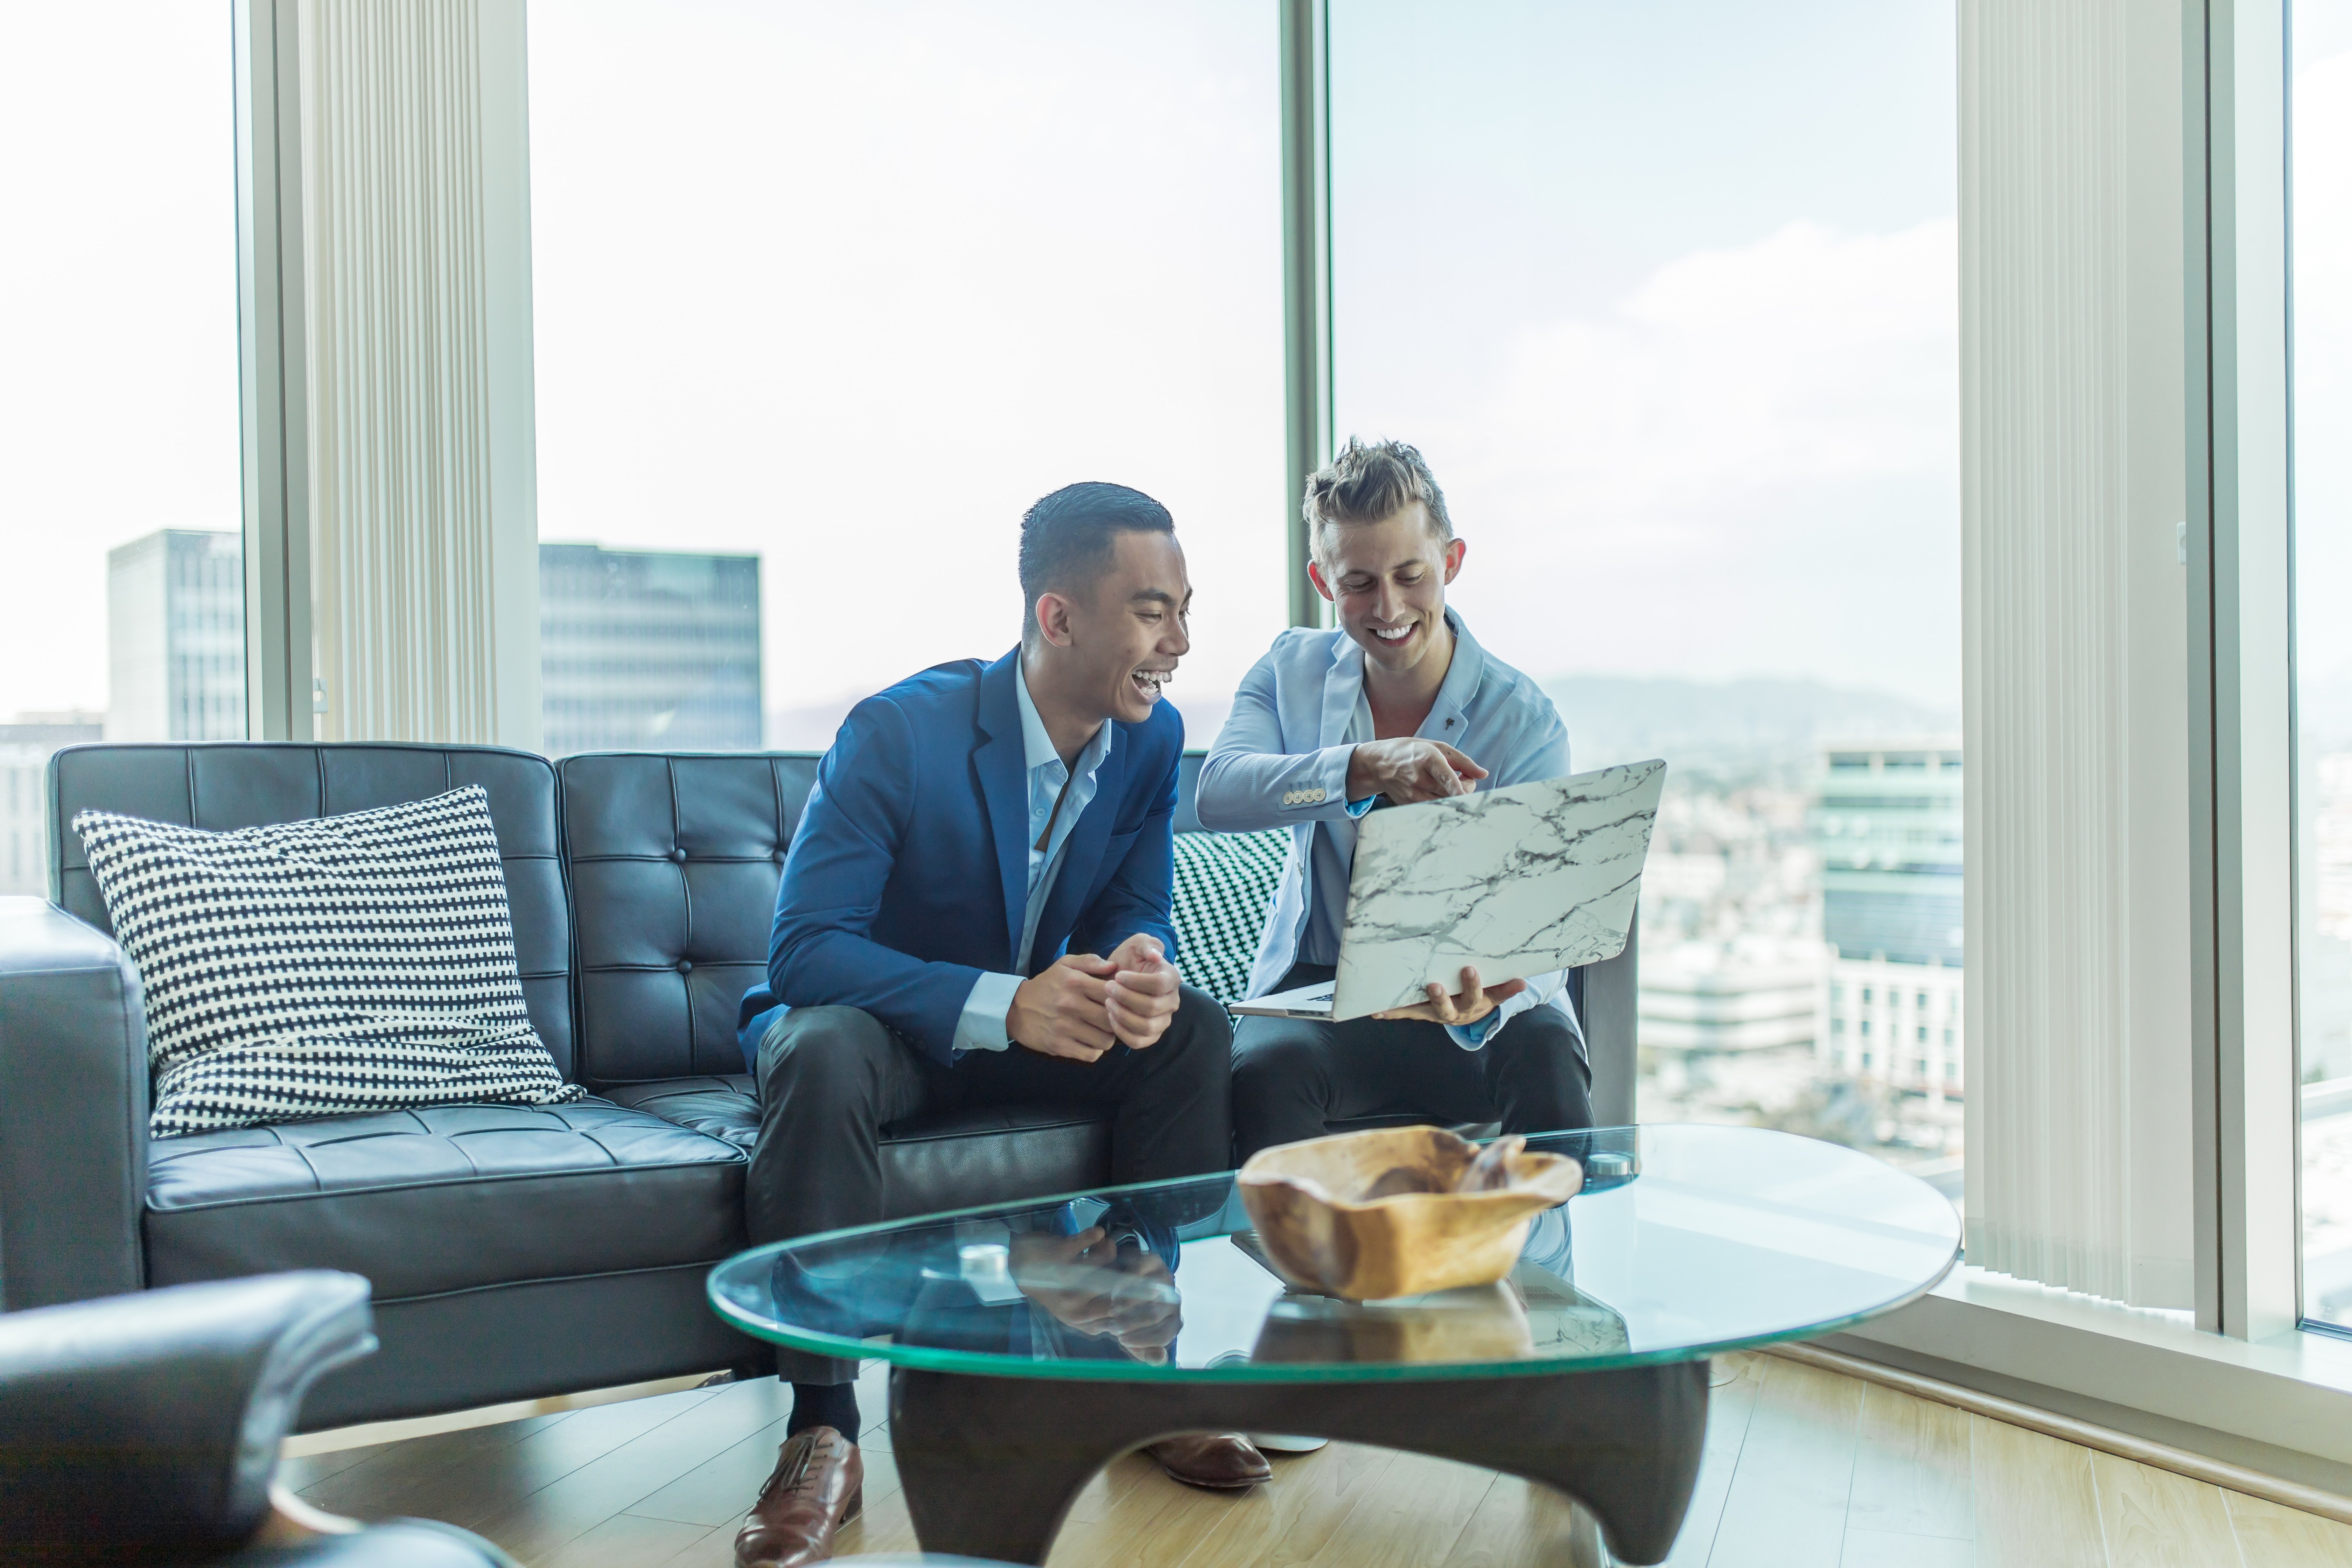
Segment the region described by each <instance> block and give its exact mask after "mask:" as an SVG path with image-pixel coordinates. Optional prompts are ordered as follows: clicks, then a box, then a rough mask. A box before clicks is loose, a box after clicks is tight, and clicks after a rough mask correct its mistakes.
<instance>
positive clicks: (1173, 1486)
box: [1047, 1456, 1242, 1568]
mask: <svg viewBox="0 0 2352 1568" xmlns="http://www.w3.org/2000/svg"><path fill="white" fill-rule="evenodd" d="M1120 1463H1121V1464H1122V1465H1130V1466H1135V1467H1137V1468H1139V1469H1140V1470H1141V1472H1142V1473H1140V1474H1138V1475H1136V1476H1134V1477H1133V1478H1132V1479H1131V1480H1130V1481H1129V1484H1128V1485H1127V1486H1126V1487H1125V1488H1124V1489H1121V1491H1120V1492H1119V1494H1118V1500H1117V1501H1116V1502H1115V1503H1113V1504H1111V1505H1110V1506H1108V1507H1105V1508H1103V1509H1101V1510H1099V1511H1098V1512H1097V1513H1096V1515H1095V1516H1094V1517H1092V1518H1086V1519H1082V1518H1079V1517H1078V1514H1077V1510H1076V1509H1075V1508H1074V1509H1073V1510H1071V1514H1070V1517H1069V1518H1068V1519H1067V1520H1066V1521H1064V1523H1063V1525H1062V1532H1061V1533H1060V1534H1059V1535H1057V1536H1055V1538H1054V1552H1053V1556H1052V1557H1051V1558H1050V1559H1048V1562H1047V1568H1098V1565H1100V1564H1106V1563H1118V1564H1120V1565H1121V1568H1178V1564H1180V1563H1183V1562H1184V1561H1185V1560H1186V1559H1188V1558H1190V1557H1192V1555H1194V1553H1195V1552H1198V1551H1199V1549H1200V1545H1201V1540H1202V1536H1203V1535H1205V1534H1206V1533H1207V1532H1208V1531H1209V1529H1210V1528H1211V1527H1212V1526H1213V1525H1214V1524H1216V1523H1217V1522H1218V1521H1220V1520H1221V1519H1222V1518H1223V1515H1224V1514H1225V1512H1226V1511H1227V1510H1230V1509H1232V1508H1233V1506H1234V1503H1235V1502H1236V1501H1238V1500H1240V1497H1241V1495H1242V1494H1239V1493H1235V1492H1209V1491H1202V1489H1200V1488H1198V1487H1188V1486H1185V1485H1184V1484H1183V1483H1182V1482H1181V1481H1173V1480H1171V1479H1168V1477H1167V1476H1166V1475H1164V1474H1162V1473H1161V1471H1160V1468H1159V1467H1158V1466H1157V1465H1153V1464H1150V1462H1149V1461H1137V1460H1136V1459H1135V1458H1134V1457H1133V1456H1129V1458H1128V1459H1125V1460H1122V1461H1120ZM1100 1479H1102V1478H1100V1477H1097V1481H1099V1480H1100Z"/></svg>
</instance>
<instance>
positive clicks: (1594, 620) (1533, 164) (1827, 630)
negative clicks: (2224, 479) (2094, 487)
mask: <svg viewBox="0 0 2352 1568" xmlns="http://www.w3.org/2000/svg"><path fill="white" fill-rule="evenodd" d="M1333 10H1334V17H1333V50H1334V64H1335V75H1336V84H1335V91H1334V106H1333V136H1334V160H1335V186H1334V208H1335V228H1336V237H1337V260H1336V263H1335V277H1336V282H1337V288H1338V300H1339V351H1338V363H1339V414H1340V423H1341V426H1342V428H1343V430H1359V431H1361V432H1362V433H1364V434H1366V435H1393V436H1396V437H1402V438H1405V439H1409V440H1413V441H1416V442H1418V443H1419V444H1421V445H1422V446H1423V447H1424V449H1425V450H1427V452H1428V453H1429V455H1430V457H1431V458H1432V460H1433V462H1434V463H1435V465H1436V467H1437V470H1438V474H1439V477H1440V479H1441V480H1443V481H1444V483H1445V485H1446V487H1447V489H1448V493H1449V496H1450V497H1451V500H1452V503H1453V510H1454V516H1455V521H1456V523H1457V526H1458V527H1459V528H1460V529H1461V531H1462V533H1463V534H1464V536H1465V538H1467V539H1469V540H1470V541H1471V546H1472V548H1471V556H1470V561H1469V564H1468V566H1467V568H1466V569H1465V575H1464V578H1463V580H1462V582H1461V584H1459V585H1458V588H1457V591H1456V602H1457V603H1458V604H1460V605H1462V607H1463V608H1464V610H1465V613H1466V614H1468V615H1469V616H1471V617H1472V619H1473V621H1474V623H1475V625H1476V626H1477V627H1478V629H1479V631H1480V633H1481V635H1482V637H1485V639H1486V641H1488V642H1489V643H1490V644H1492V645H1493V646H1494V647H1496V649H1497V650H1498V651H1499V652H1501V653H1502V654H1503V656H1504V657H1505V658H1509V659H1511V660H1512V661H1514V662H1516V663H1519V664H1521V665H1523V666H1525V667H1526V668H1529V669H1530V670H1531V671H1533V672H1535V673H1537V674H1538V675H1550V674H1554V673H1559V672H1563V671H1568V670H1571V669H1577V670H1591V669H1600V670H1622V671H1628V672H1643V673H1683V674H1691V675H1697V676H1702V677H1727V676H1732V675H1738V674H1782V675H1801V676H1813V677H1817V678H1820V679H1826V680H1832V681H1835V682H1838V683H1841V684H1857V685H1872V686H1881V687H1885V688H1887V689H1893V690H1895V691H1899V692H1902V693H1904V694H1906V695H1909V696H1912V697H1915V698H1919V699H1924V700H1933V701H1939V702H1949V701H1952V700H1956V699H1957V694H1958V493H1957V374H1958V371H1957V363H1956V353H1957V348H1956V319H1955V318H1956V305H1955V300H1954V290H1955V263H1954V248H1955V244H1956V237H1955V233H1954V214H1955V210H1956V205H1957V203H1956V193H1955V186H1954V176H1953V166H1954V160H1955V152H1954V142H1953V138H1954V132H1953V90H1954V89H1953V81H1952V77H1953V71H1954V59H1953V43H1952V20H1951V11H1950V6H1949V4H1948V0H1805V3H1802V4H1794V5H1780V6H1774V7H1757V6H1754V5H1746V4H1735V3H1731V0H1704V3H1702V0H1671V3H1667V0H1660V3H1657V4H1651V5H1622V4H1609V3H1601V0H1578V3H1568V0H1543V3H1536V0H1522V3H1512V4H1500V3H1496V4H1486V5H1444V6H1434V5H1426V4H1416V3H1414V0H1334V7H1333ZM2346 10H2347V0H2326V6H2325V7H2321V6H2317V5H2311V4H2306V5H2304V6H2303V7H2300V8H2299V15H2301V16H2303V17H2304V18H2305V20H2304V22H2303V23H2302V26H2301V37H2302V39H2303V41H2304V43H2305V53H2306V57H2307V58H2306V59H2305V61H2304V62H2303V68H2302V69H2301V71H2300V73H2299V76H2298V92H2299V95H2300V97H2299V102H2300V105H2301V109H2300V111H2299V116H2298V125H2297V130H2298V135H2299V137H2300V138H2301V147H2300V150H2299V153H2298V157H2299V165H2298V167H2299V170H2300V172H2301V174H2302V175H2303V182H2302V184H2303V189H2304V190H2305V192H2306V193H2309V192H2312V191H2315V190H2333V191H2336V192H2338V193H2340V192H2342V191H2343V190H2346V189H2347V188H2352V107H2347V106H2352V53H2347V52H2346V51H2347V49H2352V34H2347V32H2346V31H2344V30H2343V29H2342V28H2341V26H2340V25H2339V24H2336V23H2334V22H2331V21H2330V19H2329V17H2330V15H2331V13H2332V14H2335V15H2340V14H2341V13H2343V12H2344V11H2346ZM1273 15H1274V7H1273V6H1272V5H1271V4H1270V3H1269V0H1187V3H1185V4H1181V5H1179V4H1164V3H1163V4H1149V5H1147V4H1102V3H1080V0H1026V3H1024V4H1020V5H1013V4H979V3H974V0H965V3H960V4H947V3H941V0H934V3H929V4H923V3H915V0H865V3H862V4H858V5H782V4H764V3H763V4H736V5H730V4H720V3H717V0H691V3H688V0H669V3H667V4H664V5H646V4H643V3H642V0H537V3H536V4H534V5H532V8H531V70H532V80H531V92H532V132H533V137H534V147H533V225H534V246H535V251H536V260H535V289H536V295H537V298H536V316H537V319H536V331H537V342H538V355H539V430H540V440H539V463H540V476H539V477H540V505H541V532H542V536H543V537H546V538H549V539H562V540H593V541H598V542H604V543H607V544H614V545H639V546H656V547H665V548H709V549H725V550H756V551H758V552H761V555H762V556H763V558H764V561H765V568H764V571H765V587H766V605H765V625H766V637H767V650H768V652H767V658H768V669H767V688H768V702H769V704H770V706H771V707H774V708H782V707H791V706H795V705H803V704H805V705H817V704H823V703H825V702H829V701H832V700H836V699H838V698H840V697H843V696H845V695H847V694H850V693H855V692H858V691H863V690H866V689H872V688H874V687H876V686H878V685H881V684H883V683H885V682H887V681H888V680H890V679H896V678H897V677H898V676H900V675H903V674H905V673H907V672H908V671H909V670H911V669H914V668H919V667H921V666H922V665H924V664H927V663H930V662H933V661H936V660H938V659H941V658H953V657H958V656H961V655H966V654H982V655H988V654H993V653H996V652H999V651H1001V650H1002V649H1003V648H1004V647H1008V646H1010V644H1011V642H1012V640H1013V636H1014V633H1015V629H1016V627H1017V626H1018V623H1019V618H1020V613H1021V605H1020V599H1019V594H1018V590H1017V586H1016V584H1015V582H1014V578H1013V564H1012V559H1013V557H1012V551H1013V538H1014V535H1015V530H1016V526H1017V521H1018V517H1019V514H1020V511H1021V509H1022V508H1023V507H1024V505H1025V504H1026V503H1027V502H1028V501H1029V500H1033V499H1034V497H1036V496H1037V495H1039V494H1041V493H1043V492H1044V491H1045V490H1046V489H1052V488H1053V487H1055V486H1056V485H1059V484H1062V483H1065V482H1067V481H1069V480H1071V479H1087V478H1096V479H1120V480H1124V481H1126V482H1128V483H1131V484H1136V485H1139V486H1140V487H1142V488H1143V489H1148V490H1150V491H1152V492H1153V493H1154V494H1156V495H1159V496H1160V498H1161V499H1162V500H1166V501H1167V502H1168V503H1169V504H1170V506H1171V508H1172V509H1173V510H1174V511H1175V513H1176V516H1177V520H1178V524H1179V528H1180V532H1181V537H1182V539H1183V540H1184V541H1185V542H1186V544H1187V547H1188V551H1189V552H1190V557H1191V560H1192V573H1193V578H1194V581H1195V584H1196V585H1197V587H1198V590H1199V594H1200V599H1199V603H1198V614H1197V616H1196V624H1195V643H1196V648H1195V653H1194V656H1193V657H1192V658H1191V659H1189V660H1188V661H1187V668H1186V669H1185V671H1184V672H1183V674H1182V675H1181V676H1180V678H1179V682H1178V685H1177V687H1176V689H1175V690H1176V693H1177V695H1178V696H1179V697H1180V698H1181V697H1183V696H1185V695H1186V694H1187V693H1188V692H1189V693H1190V694H1191V695H1192V696H1193V697H1194V698H1195V699H1196V700H1198V699H1199V698H1200V697H1202V695H1205V694H1214V695H1216V696H1222V694H1223V691H1224V690H1225V689H1229V688H1230V686H1231V683H1232V681H1233V680H1234V679H1235V678H1236V677H1237V676H1238V675H1239V673H1240V672H1241V670H1242V669H1243V668H1245V667H1246V666H1247V664H1248V663H1249V662H1250V660H1251V659H1253V658H1255V657H1256V655H1257V654H1258V653H1259V652H1260V651H1262V649H1263V647H1264V646H1265V641H1266V640H1267V638H1268V637H1270V636H1271V635H1272V633H1273V632H1274V630H1275V629H1276V626H1277V625H1278V624H1279V622H1280V619H1281V616H1282V604H1283V578H1282V566H1281V531H1280V529H1281V520H1282V518H1283V516H1284V515H1285V513H1286V511H1287V510H1288V508H1289V506H1290V504H1291V498H1289V497H1288V496H1286V494H1285V493H1284V492H1283V481H1282V448H1281V435H1280V432H1281V397H1282V360H1281V342H1282V339H1281V308H1280V307H1281V301H1280V293H1279V289H1280V281H1281V271H1280V265H1281V251H1280V238H1279V232H1280V231H1279V220H1280V205H1279V203H1280V187H1279V182H1278V170H1277V163H1276V154H1277V150H1278V131H1279V127H1278V123H1277V120H1276V72H1275V62H1276V55H1275V37H1274V22H1273ZM2331 26H2336V27H2337V28H2338V30H2337V31H2336V32H2335V33H2331V32H2330V31H2329V28H2330V27H2331ZM101 35H102V43H103V47H105V49H106V50H107V51H108V52H109V58H110V62H111V63H110V71H109V73H108V82H109V97H108V100H107V102H106V103H105V105H104V111H103V112H99V111H97V110H98V106H96V105H94V104H93V103H92V101H91V100H90V98H89V81H88V79H86V78H82V77H79V76H77V75H76V74H75V73H72V72H66V71H56V70H43V69H40V68H37V64H36V62H39V61H42V60H57V59H72V58H87V57H88V55H89V52H90V51H91V50H92V49H94V48H97V47H100V43H101ZM11 37H12V46H14V47H12V48H11V50H10V51H9V55H8V58H7V59H6V61H5V63H0V133H5V136H6V143H5V144H6V145H8V146H9V147H10V149H11V153H10V156H9V157H8V159H7V160H6V161H5V163H0V202H5V204H6V205H5V210H7V211H9V212H11V213H12V214H13V215H15V216H16V219H17V223H16V233H17V234H18V235H19V236H33V237H37V243H21V242H20V243H16V244H12V245H10V246H8V247H5V248H0V289H5V299H6V300H7V301H8V303H7V305H6V307H5V309H6V311H7V317H6V327H5V339H0V342H5V358H6V360H7V361H8V363H10V364H11V366H12V374H10V375H9V376H8V377H6V378H0V463H5V467H6V471H7V473H8V475H9V484H8V488H7V491H6V495H7V500H6V501H5V503H0V505H5V511H0V528H5V543H6V548H7V552H8V553H7V559H8V560H9V562H10V563H11V570H10V573H9V587H8V591H7V595H6V601H5V603H6V613H5V616H0V715H5V714H6V713H8V712H10V711H14V710H24V709H45V708H55V707H63V706H68V705H73V704H79V705H84V706H89V707H99V706H102V705H103V703H104V700H105V627H104V553H105V550H106V549H107V547H108V546H110V545H111V544H115V543H119V542H123V541H125V540H128V539H131V538H133V537H136V536H138V535H140V534H142V533H145V532H148V531H152V529H154V528H158V527H164V526H179V527H211V528H234V527H235V526H236V521H237V505H238V503H237V467H236V465H237V458H236V449H237V444H236V357H235V321H236V319H235V277H234V253H233V248H232V242H233V231H232V204H233V190H234V187H233V174H234V170H233V164H232V156H231V153H232V145H231V141H230V113H231V104H230V96H229V79H228V41H229V40H228V26H227V21H226V6H223V5H195V4H184V3H178V0H126V3H125V4H122V5H117V6H113V7H109V8H108V9H107V10H106V11H105V12H104V13H103V14H102V15H100V14H99V13H93V12H87V11H85V10H83V9H82V8H79V7H71V6H42V7H32V8H28V9H24V10H22V11H21V13H20V14H19V15H17V16H14V17H13V18H12V35H11ZM2323 180H2324V181H2325V182H2326V183H2325V184H2322V183H2320V182H2322V181H2323ZM2298 223H2299V227H2298V240H2299V244H2300V245H2301V247H2302V250H2301V252H2300V256H2301V259H2302V265H2303V268H2304V276H2303V278H2302V279H2299V295H2298V309H2299V312H2300V314H2299V327H2300V329H2301V331H2303V332H2304V334H2305V337H2304V341H2303V345H2302V355H2301V361H2300V363H2301V374H2302V381H2301V384H2300V392H2301V395H2302V396H2303V398H2304V400H2305V413H2304V419H2305V430H2306V431H2308V430H2310V429H2312V428H2313V427H2314V426H2313V419H2314V416H2315V411H2316V410H2321V409H2331V408H2332V409H2334V410H2336V411H2337V412H2336V414H2335V415H2333V416H2331V418H2332V421H2333V426H2332V427H2334V428H2344V427H2346V423H2347V418H2352V406H2347V405H2352V399H2348V398H2347V392H2346V378H2345V374H2344V373H2343V371H2342V370H2341V369H2340V368H2338V367H2342V366H2344V365H2345V364H2346V363H2347V353H2348V352H2352V288H2347V287H2346V286H2345V284H2344V281H2343V280H2344V279H2347V277H2352V222H2347V204H2345V203H2344V202H2343V201H2342V200H2341V198H2340V195H2339V196H2338V197H2337V198H2336V200H2335V201H2334V203H2333V204H2332V205H2329V204H2327V203H2325V202H2321V201H2317V200H2315V199H2311V198H2310V197H2309V196H2308V195H2306V199H2305V203H2304V205H2303V209H2302V213H2301V216H2299V219H2298ZM2328 278H2332V279H2335V280H2336V281H2335V282H2334V283H2332V284H2330V283H2328V282H2326V279H2328ZM2331 289H2332V292H2331ZM2331 399H2332V400H2333V401H2332V402H2331V401H2330V400H2331ZM2324 445H2325V444H2320V443H2315V442H2313V441H2312V440H2310V439H2309V438H2308V437H2307V436H2306V438H2305V442H2304V445H2303V448H2302V450H2303V462H2304V472H2303V474H2302V476H2301V490H2300V502H2301V505H2302V507H2303V519H2304V523H2303V540H2302V543H2301V550H2302V556H2301V559H2302V561H2303V563H2304V565H2305V572H2306V574H2307V576H2306V586H2308V585H2309V584H2311V583H2312V582H2314V581H2315V580H2316V579H2317V577H2318V576H2320V575H2322V574H2326V575H2327V576H2328V580H2329V581H2330V582H2339V581H2340V582H2343V583H2344V584H2345V585H2346V589H2347V591H2352V551H2347V550H2345V549H2344V548H2343V547H2342V545H2343V542H2344V541H2346V540H2347V538H2352V526H2347V517H2346V512H2345V497H2346V495H2347V488H2346V484H2345V480H2344V478H2343V476H2342V474H2341V473H2340V472H2338V471H2336V470H2334V469H2331V468H2329V463H2330V462H2331V461H2332V462H2333V463H2335V464H2336V465H2337V467H2338V468H2341V466H2342V465H2343V464H2344V463H2345V462H2346V459H2345V458H2342V457H2341V456H2335V455H2333V454H2328V455H2321V454H2320V451H2319V448H2320V447H2322V446H2324ZM2347 445H2352V444H2346V443H2336V444H2335V447H2336V448H2337V449H2339V450H2340V449H2341V448H2342V447H2346V446H2347ZM2331 552H2332V553H2331ZM2335 624H2336V625H2339V626H2347V627H2352V618H2347V617H2341V616H2338V617H2335ZM2306 625H2307V626H2308V625H2309V623H2308V620H2307V621H2306ZM2334 635H2336V634H2335V633H2334V631H2333V630H2332V629H2331V628H2321V629H2316V630H2312V631H2309V632H2307V634H2306V636H2307V640H2308V641H2309V647H2308V648H2307V651H2308V652H2309V653H2310V655H2311V656H2312V657H2313V658H2321V657H2322V656H2323V655H2324V657H2325V658H2326V660H2328V661H2332V662H2333V663H2337V664H2341V663H2347V662H2352V642H2348V643H2347V646H2346V647H2343V648H2340V649H2339V648H2336V647H2334V646H2333V645H2332V644H2328V645H2326V646H2324V647H2323V646H2322V644H2321V643H2320V642H2319V641H2317V640H2310V639H2320V638H2324V637H2332V636H2334ZM2347 636H2352V632H2347Z"/></svg>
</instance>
